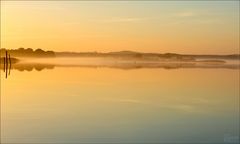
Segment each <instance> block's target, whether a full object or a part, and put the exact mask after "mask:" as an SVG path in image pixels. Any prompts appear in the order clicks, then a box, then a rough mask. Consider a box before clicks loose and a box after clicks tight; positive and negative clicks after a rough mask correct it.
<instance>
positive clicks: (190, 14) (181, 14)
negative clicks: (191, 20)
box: [175, 12, 196, 17]
mask: <svg viewBox="0 0 240 144" xmlns="http://www.w3.org/2000/svg"><path fill="white" fill-rule="evenodd" d="M175 16H177V17H193V16H196V13H193V12H181V13H177V14H175Z"/></svg>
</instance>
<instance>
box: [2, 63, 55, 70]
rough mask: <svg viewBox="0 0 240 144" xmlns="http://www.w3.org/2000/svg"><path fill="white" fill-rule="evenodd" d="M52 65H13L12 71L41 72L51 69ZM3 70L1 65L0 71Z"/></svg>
mask: <svg viewBox="0 0 240 144" xmlns="http://www.w3.org/2000/svg"><path fill="white" fill-rule="evenodd" d="M53 68H54V65H52V64H38V63H25V64H24V63H21V64H13V65H12V69H16V70H19V71H32V70H36V71H42V70H44V69H53ZM2 69H4V66H3V65H2V64H1V70H2Z"/></svg>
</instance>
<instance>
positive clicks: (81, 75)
mask: <svg viewBox="0 0 240 144" xmlns="http://www.w3.org/2000/svg"><path fill="white" fill-rule="evenodd" d="M1 100H2V102H1V103H2V105H1V116H2V117H1V138H2V139H1V142H3V143H15V142H17V143H85V142H89V143H106V142H109V143H110V142H116V143H130V142H131V143H150V142H152V143H154V142H155V143H164V142H170V143H182V142H183V143H186V142H189V143H191V142H203V143H205V142H206V143H213V142H216V143H219V142H221V143H224V142H226V143H228V142H237V139H238V135H239V69H212V68H209V69H201V68H181V69H170V70H169V69H163V68H139V69H128V70H124V69H117V68H103V67H102V68H101V67H100V68H89V67H54V68H51V69H44V70H42V71H37V70H32V71H23V72H22V71H18V70H12V71H11V75H10V76H9V77H8V79H5V78H4V74H3V71H2V72H1Z"/></svg>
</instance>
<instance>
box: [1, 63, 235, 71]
mask: <svg viewBox="0 0 240 144" xmlns="http://www.w3.org/2000/svg"><path fill="white" fill-rule="evenodd" d="M55 67H79V68H81V67H82V68H101V67H106V68H117V69H125V70H128V69H141V68H162V69H180V68H224V69H239V68H240V66H239V65H236V64H235V65H234V64H228V65H225V64H207V63H200V64H199V63H177V62H175V63H108V64H72V65H71V64H44V63H16V64H13V65H12V69H15V70H19V71H32V70H36V71H42V70H46V69H54V68H55ZM3 69H4V66H3V64H1V70H3Z"/></svg>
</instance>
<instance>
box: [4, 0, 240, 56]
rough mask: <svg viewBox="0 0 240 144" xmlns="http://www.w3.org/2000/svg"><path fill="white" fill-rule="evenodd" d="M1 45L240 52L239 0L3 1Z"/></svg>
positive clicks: (54, 48)
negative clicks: (209, 0) (148, 0)
mask: <svg viewBox="0 0 240 144" xmlns="http://www.w3.org/2000/svg"><path fill="white" fill-rule="evenodd" d="M1 47H2V48H10V49H13V48H19V47H25V48H33V49H36V48H42V49H45V50H54V51H98V52H109V51H121V50H131V51H139V52H158V53H166V52H176V53H188V54H191V53H193V54H231V53H239V1H229V2H227V1H211V2H208V1H195V2H194V1H170V2H166V1H150V2H147V1H131V2H130V1H122V2H119V1H89V2H86V1H1Z"/></svg>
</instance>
